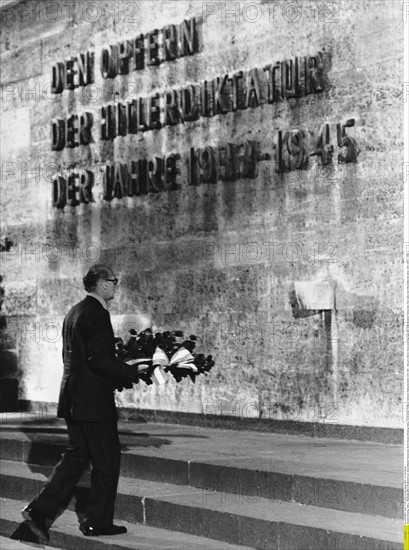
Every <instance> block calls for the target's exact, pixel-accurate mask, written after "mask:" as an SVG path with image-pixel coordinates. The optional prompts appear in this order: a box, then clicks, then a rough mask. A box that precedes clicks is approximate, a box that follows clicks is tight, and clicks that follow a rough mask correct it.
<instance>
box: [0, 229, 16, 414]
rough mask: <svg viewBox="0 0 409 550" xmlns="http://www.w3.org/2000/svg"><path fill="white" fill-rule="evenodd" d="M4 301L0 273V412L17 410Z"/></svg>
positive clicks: (6, 243)
mask: <svg viewBox="0 0 409 550" xmlns="http://www.w3.org/2000/svg"><path fill="white" fill-rule="evenodd" d="M12 245H13V243H12V241H11V240H10V239H9V238H8V237H6V238H5V239H4V240H3V239H2V242H1V243H0V252H8V251H9V250H10V248H11V247H12ZM3 302H4V286H3V276H2V275H0V412H11V411H16V410H17V403H18V365H17V355H16V353H15V351H14V350H10V349H7V344H8V342H7V334H6V330H7V320H6V317H5V316H4V315H3V314H2V306H3Z"/></svg>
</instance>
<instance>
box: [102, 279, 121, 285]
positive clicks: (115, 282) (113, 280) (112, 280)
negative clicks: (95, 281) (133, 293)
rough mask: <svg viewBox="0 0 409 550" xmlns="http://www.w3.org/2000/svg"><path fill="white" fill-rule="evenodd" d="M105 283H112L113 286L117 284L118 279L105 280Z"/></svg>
mask: <svg viewBox="0 0 409 550" xmlns="http://www.w3.org/2000/svg"><path fill="white" fill-rule="evenodd" d="M105 281H111V282H112V283H114V286H116V285H117V284H118V279H117V278H116V277H115V279H105Z"/></svg>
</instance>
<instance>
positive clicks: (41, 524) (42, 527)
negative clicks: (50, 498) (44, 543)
mask: <svg viewBox="0 0 409 550" xmlns="http://www.w3.org/2000/svg"><path fill="white" fill-rule="evenodd" d="M21 513H22V515H23V518H24V519H25V520H27V521H29V522H30V523H29V524H28V525H29V527H30V529H31V531H32V532H33V533H34V534H35V535H36V536H37V537H38V538H40V539H41V538H42V539H45V540H50V535H49V534H48V528H47V525H46V519H47V517H46V516H45V515H44V514H43V513H42V512H40V510H38V509H37V508H35V507H34V506H31V505H30V504H28V505H27V506H26V507H25V508H23V509H22V510H21Z"/></svg>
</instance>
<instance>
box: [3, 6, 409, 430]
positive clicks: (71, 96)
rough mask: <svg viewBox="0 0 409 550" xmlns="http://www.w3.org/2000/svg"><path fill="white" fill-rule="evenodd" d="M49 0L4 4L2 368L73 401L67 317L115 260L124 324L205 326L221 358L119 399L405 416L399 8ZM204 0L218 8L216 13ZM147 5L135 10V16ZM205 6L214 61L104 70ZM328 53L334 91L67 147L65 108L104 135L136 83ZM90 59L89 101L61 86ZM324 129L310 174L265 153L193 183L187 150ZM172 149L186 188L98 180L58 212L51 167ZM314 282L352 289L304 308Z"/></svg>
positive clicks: (221, 408)
mask: <svg viewBox="0 0 409 550" xmlns="http://www.w3.org/2000/svg"><path fill="white" fill-rule="evenodd" d="M47 4H50V3H49V2H30V1H27V2H17V3H14V4H11V6H10V7H8V8H7V9H3V11H2V15H3V18H4V19H3V29H4V31H3V32H2V36H1V53H2V59H1V75H2V84H3V90H2V91H3V101H2V124H1V130H2V151H1V153H2V182H1V208H2V211H1V236H2V239H5V237H8V238H9V239H10V240H11V241H12V243H13V246H12V247H11V248H10V249H9V251H8V252H6V251H4V252H3V253H2V264H1V275H2V276H3V282H2V286H3V288H4V303H3V306H2V314H3V315H4V316H5V318H6V321H7V329H6V331H5V332H4V333H3V348H4V350H3V356H4V354H5V353H6V352H7V354H8V355H7V356H8V362H7V365H9V366H8V367H7V368H8V369H9V370H7V369H6V370H7V372H6V370H3V375H4V376H12V375H13V373H15V372H18V373H19V377H20V396H21V397H23V398H25V399H32V400H40V401H56V399H57V396H58V387H59V382H60V376H61V372H62V363H61V338H60V334H59V327H60V326H61V325H62V320H63V317H64V315H65V314H66V312H67V310H68V309H69V307H71V305H73V304H74V303H75V302H76V301H77V300H79V299H80V298H81V297H82V295H83V290H82V285H81V279H82V276H83V274H84V272H85V271H86V270H87V268H88V267H89V265H91V264H92V263H93V260H95V259H98V260H99V261H106V262H108V263H110V264H112V265H113V267H114V269H115V271H116V273H117V275H118V276H119V278H120V286H119V290H118V293H117V299H116V300H115V302H113V303H112V305H111V315H112V321H113V324H114V326H115V329H116V331H117V333H118V334H122V333H123V332H124V330H125V328H126V323H128V322H135V323H137V324H138V326H139V327H140V328H144V327H145V326H147V325H149V324H153V326H154V327H155V328H157V329H158V330H160V329H164V330H165V329H172V328H175V329H176V328H180V329H182V330H186V331H187V332H189V333H196V334H198V335H201V336H202V339H201V341H199V347H200V348H201V349H203V350H204V351H206V352H209V353H213V355H215V357H216V361H217V365H216V367H215V369H214V370H213V372H212V373H211V376H209V377H206V378H205V377H203V376H201V377H199V378H198V379H197V381H196V384H195V385H193V384H192V383H191V382H190V381H188V380H184V381H182V383H180V384H176V383H174V382H173V381H169V382H168V383H166V385H164V386H162V387H159V388H158V387H149V388H148V387H146V386H143V387H138V386H136V387H135V389H134V390H132V391H128V392H123V393H122V394H119V395H118V404H121V405H125V406H134V405H133V403H136V404H137V406H141V407H144V408H152V409H165V410H174V411H175V410H176V411H187V412H203V413H206V412H207V413H216V414H233V415H237V416H256V417H257V416H260V417H263V418H277V419H280V418H287V419H294V420H301V421H311V420H318V421H323V422H324V421H326V422H339V423H342V424H355V425H370V426H385V427H401V425H402V424H401V417H402V407H401V394H402V391H401V388H402V379H403V361H402V358H403V354H402V336H401V334H402V326H403V312H402V296H403V293H402V290H403V289H402V279H403V277H402V275H403V269H402V253H401V251H402V240H403V238H402V230H403V184H402V160H403V155H402V145H403V136H402V113H403V109H402V100H401V90H402V74H403V23H402V12H401V10H402V5H401V2H398V1H393V0H392V1H391V0H385V1H379V2H378V1H373V0H371V1H364V0H361V1H360V2H353V1H340V2H335V3H334V10H333V13H328V12H322V13H318V12H314V10H313V9H312V6H313V3H308V2H305V3H304V2H302V3H300V4H302V8H301V15H300V17H298V14H297V13H296V12H292V11H291V10H290V7H291V6H288V5H287V4H288V3H285V2H270V3H261V4H256V3H255V2H254V3H247V4H246V3H244V2H240V6H241V12H240V14H239V15H238V21H237V20H236V19H235V17H234V16H233V15H229V14H223V13H222V11H221V9H220V6H219V5H218V4H214V3H208V4H203V5H202V3H201V2H198V1H178V2H176V1H174V2H170V1H157V2H148V1H141V2H135V3H130V4H132V5H133V6H134V7H135V14H131V13H130V12H127V11H124V10H125V4H123V3H119V4H118V3H117V4H116V5H119V6H120V12H119V13H118V14H116V12H114V11H113V6H114V4H115V3H109V2H107V1H102V0H101V1H100V2H99V4H100V6H101V13H100V14H99V15H98V12H96V11H88V12H84V8H83V7H81V6H82V4H80V3H78V4H75V5H74V4H72V5H71V7H72V10H71V9H70V10H68V9H67V7H64V4H63V3H60V5H61V10H59V11H51V10H50V11H47V10H46V8H47ZM128 4H129V3H128ZM256 5H257V6H259V7H258V8H256ZM94 7H95V6H94ZM321 7H322V6H321ZM243 8H244V9H245V11H243ZM47 9H48V8H47ZM126 9H128V8H126ZM203 9H204V10H205V15H206V14H210V12H213V11H215V13H214V14H213V15H209V16H208V17H203ZM131 16H133V18H134V19H137V22H133V23H128V22H127V20H128V19H129V18H130V17H131ZM191 17H197V18H198V20H199V22H200V29H201V33H202V34H201V41H202V42H201V51H200V52H199V53H197V54H195V55H192V56H189V57H185V58H181V59H177V60H175V61H171V62H167V63H163V64H161V65H159V66H157V67H148V68H146V69H145V70H143V71H138V72H136V71H134V72H131V73H130V74H129V76H120V77H117V78H116V79H115V80H107V79H103V78H102V76H101V72H100V70H99V61H100V53H101V49H102V47H103V45H104V44H107V43H111V44H112V43H117V42H119V41H120V40H121V39H123V38H127V37H135V36H136V35H137V34H139V33H146V32H148V31H151V30H153V29H155V28H157V29H160V28H162V27H164V26H165V25H166V24H168V23H180V22H182V21H183V19H188V18H191ZM257 18H258V19H259V20H258V21H254V22H251V20H252V19H253V20H255V19H257ZM93 19H95V21H93V22H90V20H93ZM3 29H2V30H3ZM323 50H325V52H327V53H328V54H329V56H330V57H329V58H330V59H331V62H330V65H329V66H328V67H327V69H328V84H327V86H326V89H325V90H324V92H322V93H315V94H311V95H308V96H305V97H300V98H296V99H287V100H283V101H280V102H278V103H275V104H264V105H261V106H258V107H254V108H248V109H245V110H239V111H236V112H234V113H227V114H226V115H217V116H214V117H210V118H200V119H199V120H197V121H195V122H185V123H184V124H178V125H176V126H168V127H165V128H163V129H161V130H155V131H147V132H145V133H143V134H139V135H128V136H125V137H119V138H117V139H115V141H113V142H102V141H101V140H100V139H99V136H98V132H95V131H94V134H95V136H94V137H95V142H94V143H92V144H91V145H89V146H80V147H78V148H75V149H64V150H62V151H60V152H56V151H52V150H51V138H50V121H51V120H52V119H53V118H54V117H64V116H67V115H69V114H71V113H80V112H82V111H84V110H86V111H89V112H92V113H93V114H94V117H95V130H97V129H98V126H99V124H100V118H101V116H100V108H101V105H105V104H106V103H108V102H109V101H111V100H112V94H113V93H114V92H115V91H119V96H120V99H122V100H123V99H124V98H126V97H127V96H128V95H129V94H128V92H132V91H133V90H136V94H134V96H133V97H136V96H139V95H141V96H147V95H149V94H151V93H152V91H153V90H155V91H163V90H164V89H167V88H169V87H180V86H183V85H185V83H196V82H199V81H201V80H204V79H212V78H214V77H216V76H218V75H224V74H226V73H229V74H232V73H234V72H236V71H238V70H249V69H252V68H254V67H263V66H264V65H266V64H268V63H274V62H276V61H282V60H284V59H293V58H295V57H296V56H304V55H314V54H316V52H318V51H323ZM86 51H95V60H96V63H95V66H96V69H95V84H96V85H97V86H98V87H100V88H99V89H100V90H101V96H102V97H101V98H100V99H98V100H96V101H92V100H90V98H89V97H86V96H84V94H83V92H82V90H81V89H77V90H75V91H71V92H69V91H67V90H65V91H64V92H63V93H62V94H60V95H57V96H53V97H51V96H49V97H47V96H45V95H44V94H43V90H44V89H45V87H46V86H47V84H48V83H50V80H51V67H52V65H53V64H54V63H55V62H57V61H62V60H64V59H65V58H66V57H67V56H70V55H78V54H79V53H80V52H86ZM130 84H132V85H133V86H134V88H129V87H128V88H127V86H128V85H130ZM28 90H34V92H33V93H32V94H31V95H30V94H29V93H28ZM51 100H52V101H51ZM351 118H353V119H355V121H356V123H355V127H354V128H349V129H348V135H351V136H352V137H354V138H355V139H356V141H357V143H358V146H359V149H360V154H359V156H358V161H357V162H356V163H355V162H352V163H348V164H338V162H337V156H338V153H339V151H340V148H339V147H338V146H337V144H336V139H335V137H336V133H335V127H336V123H338V122H340V123H343V122H345V120H347V119H351ZM324 122H328V123H329V124H330V129H331V143H333V144H334V154H333V161H332V162H330V163H329V164H328V165H325V166H324V165H322V162H321V159H320V158H319V157H317V156H315V157H310V163H309V166H308V168H307V169H304V170H294V171H290V172H287V173H277V172H276V171H275V167H274V163H273V162H269V161H263V160H260V161H259V162H257V169H258V173H257V175H256V176H255V177H253V178H252V179H249V178H244V179H239V180H238V181H235V182H231V181H230V182H227V181H219V182H218V183H216V184H202V185H198V186H189V185H188V182H187V179H186V160H185V156H184V155H185V154H186V153H187V152H188V151H189V148H190V147H197V148H200V147H204V146H215V147H216V146H217V144H218V143H220V142H222V141H229V142H234V143H240V142H243V141H245V140H255V141H258V142H259V143H260V148H261V149H260V150H261V153H262V154H270V155H272V154H273V140H274V138H275V136H276V134H277V131H278V130H283V131H287V130H289V129H293V128H300V129H304V130H305V131H306V132H308V133H309V134H310V135H311V134H312V133H314V135H316V133H317V132H318V129H319V127H320V125H321V124H322V123H324ZM169 153H180V154H181V156H182V161H181V174H180V176H179V182H180V185H181V188H180V189H179V190H172V191H164V192H162V193H149V194H148V195H143V196H137V197H125V198H122V199H118V198H115V199H113V200H112V201H110V202H108V201H104V200H103V199H102V196H101V195H102V192H103V186H102V177H98V178H97V180H96V182H95V186H94V189H93V193H94V198H95V201H94V202H93V203H90V204H81V205H79V206H76V207H72V206H66V207H65V208H64V209H57V208H53V206H52V192H51V191H52V184H51V181H50V177H48V174H51V172H52V169H50V170H49V172H47V170H46V163H54V164H55V163H56V164H59V165H61V167H62V168H64V167H65V168H67V167H69V166H77V167H91V168H92V169H93V170H94V171H95V173H96V174H98V173H99V170H100V171H101V172H102V167H103V166H104V165H105V163H106V162H112V161H118V162H123V163H127V162H130V161H131V160H137V159H139V158H145V157H152V156H160V157H161V156H163V155H165V154H169ZM27 170H29V172H27ZM89 243H94V245H93V246H87V245H89ZM249 243H252V246H248V245H249ZM273 243H276V244H275V245H274V247H273V248H272V245H273ZM291 243H292V244H291ZM294 243H295V244H294ZM328 243H331V247H330V248H326V247H327V246H328ZM46 245H50V246H49V247H48V248H47V247H46ZM52 247H54V248H52ZM55 247H56V248H55ZM272 252H273V253H272ZM57 257H58V258H59V259H58V261H56V260H57ZM299 282H306V283H307V285H304V286H306V287H307V294H308V296H309V297H310V298H311V293H313V292H314V288H313V286H314V285H316V288H318V295H320V294H321V295H322V293H323V292H324V291H325V289H326V288H327V287H328V288H335V300H336V306H335V308H334V307H332V311H331V309H330V308H331V305H329V306H327V307H326V306H322V308H323V309H327V312H326V313H325V312H324V311H321V312H318V313H316V314H315V315H309V316H305V317H295V316H294V313H293V308H292V307H291V301H290V294H291V292H292V290H294V283H296V284H298V283H299ZM325 285H327V287H326V286H325ZM308 296H307V297H306V299H308ZM311 299H312V300H313V297H312V298H311ZM310 307H312V308H313V307H314V304H313V305H312V306H310ZM319 309H321V308H319ZM30 331H32V332H30ZM10 357H14V358H15V362H13V359H10ZM3 364H5V363H3ZM10 365H11V366H10ZM2 368H3V369H5V367H2ZM13 369H14V370H13Z"/></svg>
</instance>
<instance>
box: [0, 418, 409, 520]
mask: <svg viewBox="0 0 409 550" xmlns="http://www.w3.org/2000/svg"><path fill="white" fill-rule="evenodd" d="M9 427H10V426H7V428H9ZM140 428H141V427H140V426H138V428H137V429H135V431H134V432H132V431H130V427H128V428H126V429H125V428H123V427H122V429H121V431H120V439H121V444H122V448H123V452H122V462H121V474H122V475H124V476H125V477H130V478H139V479H146V480H152V481H160V482H166V483H172V484H177V485H189V486H191V487H198V488H203V489H204V490H208V491H211V490H216V491H219V492H221V493H240V494H242V495H246V497H248V498H266V499H268V500H269V501H271V500H280V501H284V502H298V503H300V504H307V505H310V506H319V507H324V508H331V509H335V510H344V511H348V512H357V513H360V514H369V515H379V516H385V517H390V518H402V517H403V487H402V477H403V476H402V471H401V470H402V464H403V457H401V456H400V455H401V454H402V452H401V448H400V447H399V446H394V445H383V444H376V443H368V442H350V441H348V442H345V441H337V440H334V439H331V440H324V439H320V440H317V439H312V438H308V437H302V436H288V435H277V434H251V433H248V432H238V433H235V432H231V431H225V430H211V429H205V428H196V429H194V430H193V429H192V427H181V426H169V425H166V426H164V425H149V426H145V427H144V430H148V431H147V432H141V431H140ZM15 429H16V431H14V428H13V431H11V430H10V431H7V430H6V429H5V427H4V426H2V428H1V441H0V458H3V459H6V460H17V461H23V462H29V463H31V464H44V465H55V464H56V463H57V462H58V460H59V459H60V455H61V452H62V451H63V450H64V448H65V445H66V443H67V435H66V430H65V427H64V426H62V425H51V426H48V425H45V426H44V425H43V426H41V425H36V426H31V427H27V426H17V425H16V426H15ZM18 430H21V431H18ZM165 430H166V431H165ZM172 430H173V431H172ZM229 437H230V438H231V439H229ZM257 438H258V439H257ZM269 439H270V440H271V443H268V442H269ZM192 441H193V442H192ZM260 441H261V442H262V443H263V445H264V447H263V448H261V447H260V445H261V443H260ZM266 442H267V443H266Z"/></svg>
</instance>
